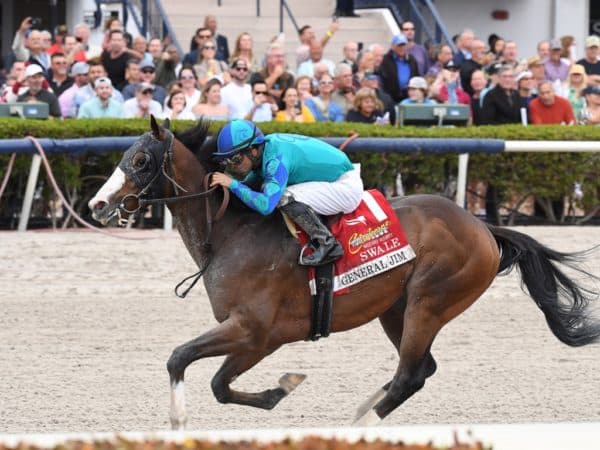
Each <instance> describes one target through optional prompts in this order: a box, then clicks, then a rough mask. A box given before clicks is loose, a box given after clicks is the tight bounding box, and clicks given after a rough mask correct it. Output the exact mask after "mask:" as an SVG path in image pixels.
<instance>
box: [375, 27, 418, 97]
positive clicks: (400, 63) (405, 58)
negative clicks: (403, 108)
mask: <svg viewBox="0 0 600 450" xmlns="http://www.w3.org/2000/svg"><path fill="white" fill-rule="evenodd" d="M407 46H408V39H407V38H406V36H404V35H403V34H397V35H396V36H394V37H393V38H392V45H391V48H390V50H389V51H388V52H387V53H386V54H385V56H384V57H383V61H382V62H381V66H380V68H379V72H380V76H381V87H382V88H383V90H384V91H385V92H387V93H388V94H389V95H390V96H391V97H392V99H393V100H394V102H396V103H399V102H400V101H402V100H404V99H405V98H406V97H408V81H409V80H410V79H411V78H412V77H416V76H418V75H419V69H418V67H417V61H416V59H415V58H414V57H413V56H412V55H409V54H408V48H407Z"/></svg>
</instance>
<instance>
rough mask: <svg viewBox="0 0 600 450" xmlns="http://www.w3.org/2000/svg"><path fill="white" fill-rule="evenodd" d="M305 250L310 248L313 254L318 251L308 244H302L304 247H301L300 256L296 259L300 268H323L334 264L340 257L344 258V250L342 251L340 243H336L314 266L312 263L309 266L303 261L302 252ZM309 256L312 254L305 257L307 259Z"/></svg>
mask: <svg viewBox="0 0 600 450" xmlns="http://www.w3.org/2000/svg"><path fill="white" fill-rule="evenodd" d="M307 248H311V249H312V250H313V252H316V251H318V249H315V248H314V246H313V245H312V244H311V243H310V242H307V243H306V244H304V247H302V249H301V250H300V256H299V258H298V264H300V265H301V266H308V267H319V266H324V265H326V264H329V263H332V262H335V261H337V260H338V259H340V258H341V257H342V256H344V250H343V249H342V247H341V245H340V243H339V242H337V241H336V244H335V245H334V246H333V247H331V248H330V249H329V251H328V252H327V253H325V254H324V255H323V257H322V258H321V260H320V261H319V262H318V264H314V263H312V264H309V263H307V262H306V261H304V252H305V251H306V249H307ZM336 250H337V251H336ZM310 256H312V254H310V255H307V257H310Z"/></svg>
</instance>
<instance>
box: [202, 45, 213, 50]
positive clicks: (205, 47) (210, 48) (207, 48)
mask: <svg viewBox="0 0 600 450" xmlns="http://www.w3.org/2000/svg"><path fill="white" fill-rule="evenodd" d="M202 48H203V49H206V50H214V49H215V46H214V45H205V46H204V47H202Z"/></svg>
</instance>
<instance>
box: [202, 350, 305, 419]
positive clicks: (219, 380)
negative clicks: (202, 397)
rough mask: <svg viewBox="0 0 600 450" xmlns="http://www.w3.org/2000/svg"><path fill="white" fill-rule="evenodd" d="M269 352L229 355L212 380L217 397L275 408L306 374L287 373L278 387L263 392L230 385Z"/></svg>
mask: <svg viewBox="0 0 600 450" xmlns="http://www.w3.org/2000/svg"><path fill="white" fill-rule="evenodd" d="M268 353H271V352H268ZM268 353H263V354H249V353H244V354H240V353H235V354H231V355H229V356H228V357H227V358H226V359H225V362H224V363H223V365H222V366H221V368H220V369H219V371H218V372H217V373H216V374H215V376H214V377H213V379H212V382H211V387H212V390H213V393H214V395H215V398H216V399H217V400H218V401H219V402H221V403H236V404H238V405H246V406H254V407H255V408H261V409H273V408H274V407H275V406H276V405H277V403H279V402H280V401H281V399H283V398H284V397H285V396H287V395H288V394H289V393H290V392H292V391H293V390H294V389H295V388H296V386H298V385H299V384H300V383H302V382H303V381H304V379H305V378H306V375H302V374H294V373H286V374H285V375H283V376H282V377H281V378H280V379H279V386H278V387H276V388H274V389H267V390H266V391H262V392H255V393H249V392H240V391H235V390H233V389H231V388H230V387H229V385H230V384H231V383H232V382H233V381H234V380H235V378H237V377H238V376H239V375H240V374H242V373H244V372H246V371H247V370H248V369H250V368H251V367H252V366H254V365H255V364H257V363H258V362H259V361H261V360H262V359H263V358H264V357H265V356H267V354H268Z"/></svg>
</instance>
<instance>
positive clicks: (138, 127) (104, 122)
mask: <svg viewBox="0 0 600 450" xmlns="http://www.w3.org/2000/svg"><path fill="white" fill-rule="evenodd" d="M193 124H194V122H192V121H175V122H174V123H173V129H175V130H183V129H186V128H188V127H190V126H192V125H193ZM222 124H223V122H215V123H214V124H213V125H212V127H211V132H214V131H215V130H216V129H218V127H219V126H221V125H222ZM260 128H261V130H262V131H263V132H264V133H274V132H281V133H301V134H306V135H308V136H348V135H349V134H350V132H353V131H356V132H358V133H359V134H360V135H361V136H363V137H400V138H401V137H429V138H451V137H456V138H480V139H483V138H492V139H503V140H530V141H541V140H546V141H556V140H565V141H600V127H593V126H573V127H565V126H555V125H538V126H529V127H523V126H521V125H504V126H478V127H441V128H438V127H428V128H422V127H400V128H396V127H389V126H388V127H381V126H373V125H366V124H356V123H315V124H300V123H286V122H265V123H261V124H260ZM148 129H149V124H148V121H147V120H145V119H78V120H64V121H63V120H23V119H18V118H0V139H11V138H21V137H23V136H26V135H28V134H30V135H32V136H36V137H48V138H57V139H61V138H62V139H68V138H82V137H101V136H136V135H139V134H142V133H144V132H146V131H148Z"/></svg>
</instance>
